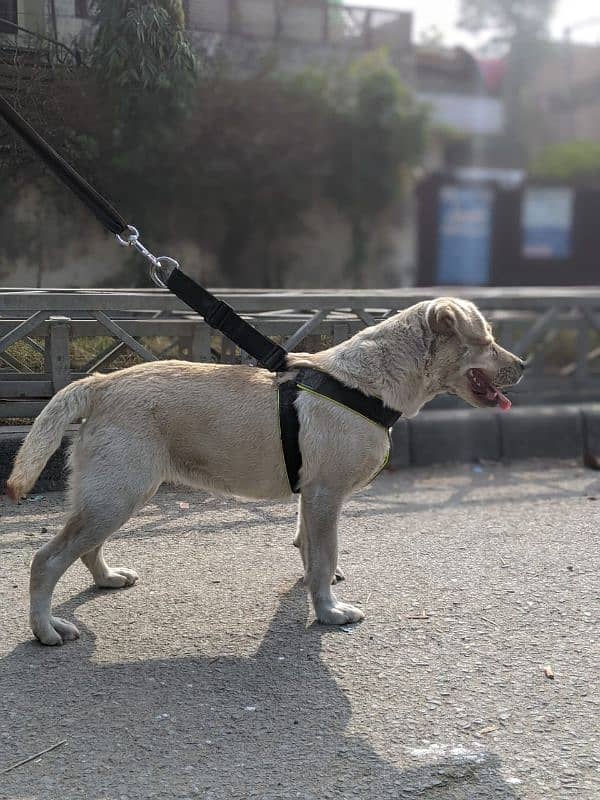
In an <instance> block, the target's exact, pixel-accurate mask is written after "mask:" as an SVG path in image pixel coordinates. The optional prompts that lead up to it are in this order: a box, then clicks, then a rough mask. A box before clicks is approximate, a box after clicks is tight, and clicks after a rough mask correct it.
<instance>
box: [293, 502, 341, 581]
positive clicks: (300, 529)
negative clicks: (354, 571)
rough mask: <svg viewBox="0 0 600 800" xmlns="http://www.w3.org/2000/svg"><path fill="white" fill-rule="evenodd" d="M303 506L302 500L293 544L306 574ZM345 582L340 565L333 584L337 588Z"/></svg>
mask: <svg viewBox="0 0 600 800" xmlns="http://www.w3.org/2000/svg"><path fill="white" fill-rule="evenodd" d="M301 504H302V500H300V503H299V505H298V526H297V528H296V535H295V536H294V542H293V544H294V547H297V548H298V550H300V555H301V556H302V564H303V566H304V572H306V545H305V544H304V543H305V542H306V534H305V533H304V524H303V522H302V507H301ZM345 580H346V575H345V574H344V571H343V570H342V568H341V567H340V565H339V564H338V565H337V567H336V568H335V574H334V576H333V578H332V579H331V583H332V585H333V586H335V584H336V583H339V582H340V581H345Z"/></svg>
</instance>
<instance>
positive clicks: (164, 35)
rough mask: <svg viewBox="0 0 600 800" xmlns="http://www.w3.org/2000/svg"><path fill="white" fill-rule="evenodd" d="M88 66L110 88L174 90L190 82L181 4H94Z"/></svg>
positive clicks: (128, 0)
mask: <svg viewBox="0 0 600 800" xmlns="http://www.w3.org/2000/svg"><path fill="white" fill-rule="evenodd" d="M96 5H97V12H96V25H97V27H96V35H95V38H94V45H93V48H92V64H93V66H94V67H95V69H96V71H97V74H98V76H99V77H100V78H101V80H102V81H104V82H106V83H107V84H110V85H112V86H117V87H122V88H132V89H138V90H139V89H143V90H145V91H155V90H157V89H170V90H171V91H175V92H176V91H178V90H179V89H180V88H181V86H182V84H183V86H189V85H190V83H193V80H194V77H195V73H196V59H195V56H194V54H193V51H192V49H191V47H190V44H189V43H188V41H187V40H186V38H185V21H184V13H183V6H182V4H181V0H97V3H96Z"/></svg>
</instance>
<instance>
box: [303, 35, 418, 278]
mask: <svg viewBox="0 0 600 800" xmlns="http://www.w3.org/2000/svg"><path fill="white" fill-rule="evenodd" d="M298 80H299V81H300V82H301V85H302V86H303V88H304V90H305V91H309V92H312V93H314V94H315V95H316V96H317V97H320V98H321V102H322V103H324V104H325V105H326V107H327V111H328V113H329V114H330V115H331V123H332V127H333V142H332V148H333V149H332V153H331V163H330V168H329V174H328V179H327V181H326V184H325V191H326V193H327V194H328V195H329V196H330V197H331V198H332V199H333V200H334V202H335V203H336V205H337V206H338V208H340V210H341V211H342V212H343V213H345V214H346V216H347V217H348V219H349V220H350V223H351V226H352V236H353V251H352V255H351V257H350V261H349V263H348V276H347V277H348V279H349V281H353V282H355V283H356V282H357V281H358V282H360V280H361V276H360V270H361V266H362V265H364V264H365V263H366V262H367V260H368V258H367V256H368V248H369V229H370V228H371V227H372V225H373V222H374V221H375V219H376V218H377V217H378V215H380V214H382V213H383V212H384V211H385V210H386V209H389V208H391V207H392V206H393V205H394V204H395V203H396V202H397V201H398V200H399V198H400V197H401V194H402V190H403V188H404V185H405V182H406V178H407V176H408V174H409V171H410V168H411V167H412V166H414V165H415V164H417V163H418V162H419V160H420V158H421V156H422V153H423V147H424V142H425V138H426V136H425V129H426V113H425V110H424V108H423V107H422V106H419V105H418V104H417V103H416V102H415V100H414V98H413V96H412V95H411V94H410V92H409V91H408V90H407V88H406V87H405V86H404V84H403V83H402V81H401V79H400V76H399V75H398V72H397V70H396V69H395V68H394V67H393V66H392V65H391V63H390V61H389V59H388V56H387V54H386V53H385V52H384V51H379V52H375V53H369V54H367V55H365V56H363V57H361V58H359V59H357V60H356V61H355V62H354V63H353V64H352V65H351V66H350V67H349V68H345V69H342V70H337V71H333V72H330V73H322V74H319V73H315V72H312V73H308V74H307V75H304V76H300V78H299V79H296V81H298Z"/></svg>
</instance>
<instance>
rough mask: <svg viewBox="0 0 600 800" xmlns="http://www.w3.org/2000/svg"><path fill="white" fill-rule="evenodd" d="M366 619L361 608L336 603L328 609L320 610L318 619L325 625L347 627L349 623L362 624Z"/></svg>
mask: <svg viewBox="0 0 600 800" xmlns="http://www.w3.org/2000/svg"><path fill="white" fill-rule="evenodd" d="M364 618H365V615H364V613H363V612H362V611H361V610H360V608H356V606H351V605H350V604H349V603H335V605H333V606H329V607H327V608H320V609H319V611H318V612H317V619H318V620H319V622H320V623H322V624H323V625H347V624H348V623H349V622H360V621H361V620H363V619H364Z"/></svg>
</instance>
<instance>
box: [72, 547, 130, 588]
mask: <svg viewBox="0 0 600 800" xmlns="http://www.w3.org/2000/svg"><path fill="white" fill-rule="evenodd" d="M81 560H82V561H83V563H84V564H85V566H86V567H87V568H88V569H89V571H90V572H91V573H92V577H93V579H94V583H95V584H96V586H99V587H101V588H103V589H122V588H123V587H124V586H133V584H134V583H135V582H136V581H137V580H138V577H139V576H138V574H137V572H136V571H135V570H134V569H127V568H126V567H109V566H108V564H107V563H106V561H105V560H104V553H103V552H102V545H100V546H99V547H95V548H94V549H93V550H90V551H89V553H84V555H82V556H81Z"/></svg>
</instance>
